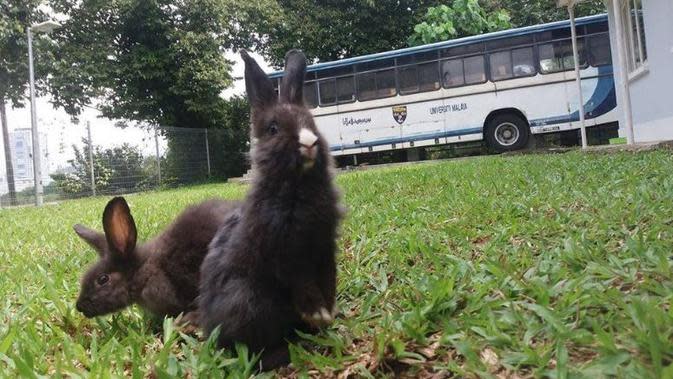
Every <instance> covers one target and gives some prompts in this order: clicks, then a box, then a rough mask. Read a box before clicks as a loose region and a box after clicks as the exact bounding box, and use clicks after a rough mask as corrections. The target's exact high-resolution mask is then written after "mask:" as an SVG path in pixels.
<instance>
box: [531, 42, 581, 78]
mask: <svg viewBox="0 0 673 379" xmlns="http://www.w3.org/2000/svg"><path fill="white" fill-rule="evenodd" d="M577 50H578V51H577V52H578V55H579V58H580V67H583V66H586V54H585V51H584V42H583V41H582V40H579V41H577ZM538 55H539V57H540V71H541V72H542V73H544V74H547V73H551V72H558V71H564V70H574V69H575V64H574V60H573V46H572V42H571V41H568V40H566V41H559V42H553V43H547V44H543V45H540V46H539V48H538Z"/></svg>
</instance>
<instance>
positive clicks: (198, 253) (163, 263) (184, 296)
mask: <svg viewBox="0 0 673 379" xmlns="http://www.w3.org/2000/svg"><path fill="white" fill-rule="evenodd" d="M238 206H239V203H238V202H235V201H225V200H217V199H213V200H208V201H205V202H202V203H200V204H197V205H194V206H191V207H188V208H187V209H185V210H184V211H183V212H182V213H181V214H180V215H179V216H178V217H177V218H176V219H175V221H174V222H173V223H172V224H170V225H169V226H168V227H167V228H166V229H165V230H164V231H163V232H161V233H160V234H159V235H157V236H156V237H155V238H153V239H151V240H150V241H148V242H146V243H143V244H136V238H137V230H136V225H135V222H134V220H133V216H132V215H131V211H130V209H129V206H128V204H127V203H126V200H125V199H124V198H123V197H115V198H113V199H112V200H110V201H109V202H108V204H107V206H106V207H105V210H104V212H103V229H104V233H100V232H97V231H95V230H92V229H89V228H87V227H85V226H82V225H79V224H77V225H75V226H74V229H75V232H76V233H77V235H78V236H79V237H80V238H82V239H83V240H84V241H86V242H87V243H88V244H89V245H90V246H92V247H93V248H94V249H95V250H96V251H97V252H98V255H99V259H98V261H97V262H96V263H94V264H93V265H92V266H91V267H90V268H89V269H88V270H87V271H86V273H85V274H84V275H83V277H82V280H81V289H80V294H79V298H78V299H77V304H76V308H77V310H78V311H80V312H82V313H83V314H84V315H85V316H86V317H94V316H100V315H105V314H108V313H112V312H116V311H119V310H121V309H123V308H125V307H127V306H129V305H131V304H133V303H137V304H139V305H140V306H141V307H143V308H144V309H147V310H148V311H150V312H151V313H153V314H155V315H157V316H177V315H178V314H180V313H184V314H185V315H187V314H188V315H187V316H186V320H187V321H190V322H192V323H195V322H196V321H197V319H198V313H195V311H196V308H197V302H196V298H197V295H198V289H199V286H198V283H199V279H200V273H199V269H200V267H201V263H202V262H203V258H204V257H205V256H206V253H207V251H208V244H209V243H210V241H211V240H212V239H213V236H214V235H215V233H216V232H217V230H218V228H219V226H220V225H222V223H223V222H224V220H225V219H226V217H227V216H228V215H229V213H231V212H233V211H234V210H235V209H236V208H237V207H238Z"/></svg>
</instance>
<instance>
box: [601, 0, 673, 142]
mask: <svg viewBox="0 0 673 379" xmlns="http://www.w3.org/2000/svg"><path fill="white" fill-rule="evenodd" d="M613 1H622V2H623V1H625V0H608V2H607V4H606V5H607V9H608V16H609V25H610V43H611V45H612V46H613V48H612V61H613V62H615V64H614V73H615V81H619V80H620V72H619V70H622V69H623V68H622V67H619V65H618V64H617V62H619V60H618V58H617V53H616V52H617V49H616V48H615V46H616V42H617V40H616V38H618V37H619V36H617V35H616V33H615V14H614V13H613V5H612V2H613ZM642 4H643V19H644V23H645V25H644V27H645V39H646V45H647V56H648V57H647V70H646V71H645V72H643V73H642V74H641V75H639V76H637V77H635V78H632V79H631V80H629V89H630V93H631V108H632V114H633V128H634V129H633V131H634V137H635V141H636V142H647V141H660V140H673V22H671V19H673V0H642ZM625 26H626V25H625ZM616 88H617V91H620V86H619V85H617V86H616ZM621 98H622V94H621V93H619V94H618V96H617V102H618V106H619V102H620V99H621ZM619 109H620V111H619V112H620V113H619V117H620V126H621V128H620V134H621V135H623V136H625V135H626V134H625V131H624V128H623V125H624V122H623V117H624V116H623V114H622V112H623V110H622V108H621V107H619Z"/></svg>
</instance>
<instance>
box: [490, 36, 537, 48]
mask: <svg viewBox="0 0 673 379" xmlns="http://www.w3.org/2000/svg"><path fill="white" fill-rule="evenodd" d="M531 44H533V35H532V34H529V35H524V36H517V37H509V38H501V39H496V40H493V41H489V42H486V50H501V49H504V48H506V47H513V46H521V45H531Z"/></svg>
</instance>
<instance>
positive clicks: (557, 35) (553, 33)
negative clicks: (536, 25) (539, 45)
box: [535, 28, 580, 42]
mask: <svg viewBox="0 0 673 379" xmlns="http://www.w3.org/2000/svg"><path fill="white" fill-rule="evenodd" d="M570 33H571V32H570V28H562V29H554V30H549V31H546V32H540V33H538V34H537V35H536V36H535V39H536V40H537V42H545V41H554V40H558V39H565V38H570ZM577 34H578V35H579V34H580V30H579V28H578V29H577Z"/></svg>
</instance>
